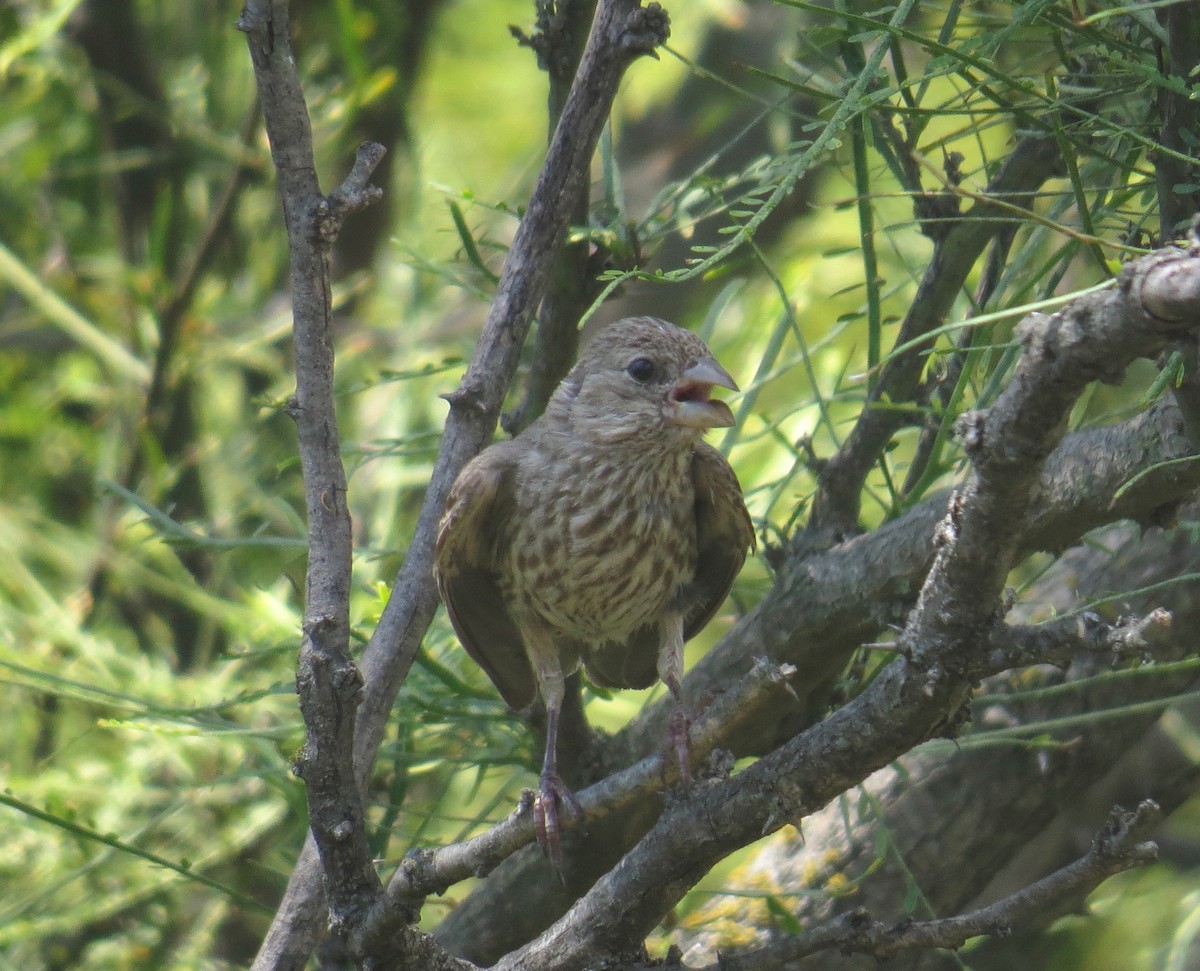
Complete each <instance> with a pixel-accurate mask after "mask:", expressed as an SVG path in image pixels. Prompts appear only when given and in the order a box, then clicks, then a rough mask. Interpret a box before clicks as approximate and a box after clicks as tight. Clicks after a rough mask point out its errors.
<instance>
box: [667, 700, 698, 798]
mask: <svg viewBox="0 0 1200 971" xmlns="http://www.w3.org/2000/svg"><path fill="white" fill-rule="evenodd" d="M691 730H692V716H691V714H690V713H689V712H688V710H687V709H686V708H685V707H684V706H683V705H682V704H679V703H676V704H675V706H674V707H673V708H672V709H671V718H670V721H668V722H667V735H666V739H665V744H666V748H667V751H668V752H673V753H674V754H675V758H676V759H677V760H678V762H679V781H680V782H682V783H683V784H684V785H685V786H686V785H690V784H691V781H692V770H691V769H690V768H689V767H688V734H689V733H690V732H691Z"/></svg>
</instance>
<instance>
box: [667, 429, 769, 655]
mask: <svg viewBox="0 0 1200 971" xmlns="http://www.w3.org/2000/svg"><path fill="white" fill-rule="evenodd" d="M692 481H693V483H694V485H695V488H696V576H695V578H694V579H693V580H692V582H691V583H690V584H688V585H687V586H686V587H684V589H683V590H682V591H681V594H680V606H681V608H682V610H683V637H684V640H688V639H690V638H692V637H694V636H695V635H696V634H698V633H699V632H700V631H701V630H703V628H704V625H705V624H707V623H708V622H709V621H710V620H712V618H713V615H714V614H715V613H716V612H717V611H718V610H719V609H720V607H721V604H722V603H724V602H725V598H726V597H727V596H728V595H729V589H730V588H731V587H732V586H733V581H734V580H735V579H736V578H737V575H738V571H740V570H741V568H742V564H743V563H745V562H746V553H747V551H753V550H754V549H755V542H754V524H753V523H752V522H751V521H750V513H749V512H748V511H747V510H746V503H745V502H744V501H743V500H742V486H741V483H740V482H738V478H737V474H736V473H735V472H734V471H733V469H732V468H731V467H730V465H729V463H728V462H727V461H725V456H723V455H722V454H721V453H720V452H718V451H717V450H716V449H715V448H713V447H712V446H711V445H709V444H708V443H707V442H701V443H700V444H699V445H697V446H696V452H695V455H693V456H692Z"/></svg>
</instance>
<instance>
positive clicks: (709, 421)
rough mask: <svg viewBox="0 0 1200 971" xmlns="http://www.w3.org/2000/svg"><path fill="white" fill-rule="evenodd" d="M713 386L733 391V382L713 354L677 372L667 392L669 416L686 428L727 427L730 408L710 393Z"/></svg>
mask: <svg viewBox="0 0 1200 971" xmlns="http://www.w3.org/2000/svg"><path fill="white" fill-rule="evenodd" d="M713 388H728V389H729V390H730V391H737V390H738V386H737V382H736V381H734V380H733V378H731V377H730V376H729V372H728V371H726V370H725V369H724V368H723V367H721V365H720V364H718V363H717V362H716V361H715V360H714V359H713V358H711V357H706V358H704V359H702V360H701V361H699V362H698V363H696V364H693V365H692V366H691V367H690V368H688V369H687V370H686V371H684V372H683V374H681V375H679V380H678V381H676V382H675V387H673V388H672V389H671V393H670V394H669V395H668V396H667V402H668V408H669V409H670V411H669V414H670V420H671V421H673V422H674V423H675V424H677V425H684V426H686V427H688V428H728V427H729V426H730V425H732V424H733V412H732V411H730V410H729V405H727V404H725V402H724V401H719V400H717V399H716V398H712V397H710V395H711V394H712V389H713Z"/></svg>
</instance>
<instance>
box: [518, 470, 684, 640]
mask: <svg viewBox="0 0 1200 971" xmlns="http://www.w3.org/2000/svg"><path fill="white" fill-rule="evenodd" d="M655 458H656V459H657V461H655V462H649V461H643V462H640V463H632V462H627V463H623V464H622V463H616V462H612V461H603V460H602V458H600V457H595V456H593V457H591V458H590V459H589V460H586V461H583V462H579V463H569V464H567V463H553V462H549V463H547V464H546V465H545V466H544V467H543V468H542V469H541V470H539V474H538V475H537V476H536V478H534V477H530V479H528V480H526V482H525V483H524V484H523V485H524V488H523V489H522V490H521V494H520V495H519V496H518V506H519V507H520V509H521V515H520V516H519V517H517V523H516V528H515V530H514V531H513V534H512V536H511V540H510V543H509V548H508V551H507V569H506V570H505V571H504V573H505V585H506V587H507V588H508V591H507V592H508V596H509V598H510V603H512V604H513V605H514V606H515V607H517V608H518V612H525V611H528V612H531V613H532V614H533V615H535V616H536V617H537V618H538V619H539V620H541V621H542V622H543V623H546V624H548V625H549V626H550V627H551V628H552V629H553V630H554V631H555V632H556V633H558V634H561V635H565V636H567V637H571V638H575V639H577V640H581V641H584V642H585V643H601V642H604V641H608V640H618V639H621V638H623V637H625V636H627V635H628V634H629V633H630V632H632V631H633V630H635V629H636V628H638V627H640V626H642V625H643V624H646V623H648V622H650V621H652V620H654V619H656V618H657V617H658V616H659V615H660V614H661V613H662V611H663V610H664V608H665V607H666V606H667V604H668V603H669V602H670V601H671V600H672V599H673V598H674V597H675V595H676V594H677V592H678V590H679V588H680V586H681V585H683V584H684V583H687V582H690V581H691V580H692V578H693V576H694V575H695V570H696V522H695V496H694V491H693V487H692V482H691V478H690V474H689V468H690V466H689V464H688V461H686V460H687V459H689V457H688V456H683V457H681V458H680V459H675V458H674V457H673V456H670V455H660V456H656V457H655Z"/></svg>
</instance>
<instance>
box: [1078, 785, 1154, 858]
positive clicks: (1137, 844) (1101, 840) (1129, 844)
mask: <svg viewBox="0 0 1200 971" xmlns="http://www.w3.org/2000/svg"><path fill="white" fill-rule="evenodd" d="M1161 816H1162V810H1161V809H1160V808H1159V805H1158V803H1156V802H1155V801H1154V800H1153V799H1143V800H1142V801H1141V802H1140V803H1138V806H1137V808H1136V809H1132V810H1130V809H1123V808H1122V807H1120V806H1113V808H1112V812H1111V813H1109V816H1108V821H1107V822H1106V823H1105V824H1104V828H1103V829H1102V830H1100V832H1099V833H1097V834H1096V837H1095V839H1093V840H1092V855H1093V856H1095V857H1097V858H1099V859H1101V860H1105V861H1111V862H1113V863H1125V864H1138V863H1149V862H1151V861H1152V860H1156V859H1158V845H1157V844H1156V843H1154V842H1152V841H1149V840H1143V837H1144V836H1145V835H1146V834H1147V833H1148V832H1149V830H1150V829H1151V828H1152V827H1153V826H1154V825H1155V824H1156V823H1157V822H1158V821H1159V819H1160V817H1161Z"/></svg>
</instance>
